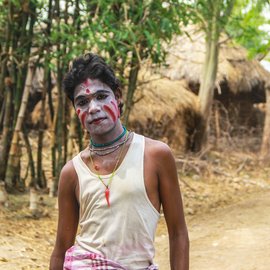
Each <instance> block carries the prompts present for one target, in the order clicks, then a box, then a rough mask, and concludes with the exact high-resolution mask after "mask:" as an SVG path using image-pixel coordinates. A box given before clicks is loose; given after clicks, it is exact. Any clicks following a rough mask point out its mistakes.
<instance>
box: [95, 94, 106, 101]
mask: <svg viewBox="0 0 270 270" xmlns="http://www.w3.org/2000/svg"><path fill="white" fill-rule="evenodd" d="M107 96H108V95H106V94H98V95H97V100H103V99H106V98H107Z"/></svg>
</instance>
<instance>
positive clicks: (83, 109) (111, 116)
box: [74, 79, 120, 136]
mask: <svg viewBox="0 0 270 270" xmlns="http://www.w3.org/2000/svg"><path fill="white" fill-rule="evenodd" d="M74 105H75V109H76V113H77V115H78V117H79V119H80V121H81V123H82V125H83V127H84V128H86V129H87V130H88V131H89V133H90V134H91V136H92V135H94V136H95V135H102V134H105V133H108V132H109V131H110V130H112V129H113V128H114V127H115V125H116V124H117V123H120V122H119V121H118V119H119V117H120V112H119V108H118V100H117V99H116V97H115V95H114V93H113V91H112V90H111V88H110V87H109V86H108V85H106V84H104V83H102V82H101V81H99V80H91V79H87V80H86V81H85V82H83V83H81V84H79V85H78V86H77V87H76V89H75V92H74Z"/></svg>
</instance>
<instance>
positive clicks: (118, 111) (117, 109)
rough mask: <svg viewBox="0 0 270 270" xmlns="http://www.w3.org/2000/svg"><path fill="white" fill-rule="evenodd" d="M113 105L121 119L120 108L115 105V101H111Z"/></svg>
mask: <svg viewBox="0 0 270 270" xmlns="http://www.w3.org/2000/svg"><path fill="white" fill-rule="evenodd" d="M111 104H112V105H113V107H114V109H115V111H116V112H117V117H118V118H119V117H120V110H119V108H118V106H117V105H116V104H115V102H114V101H111Z"/></svg>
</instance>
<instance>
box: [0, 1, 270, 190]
mask: <svg viewBox="0 0 270 270" xmlns="http://www.w3.org/2000/svg"><path fill="white" fill-rule="evenodd" d="M258 1H259V0H258ZM218 2H220V3H223V4H224V7H226V8H227V9H228V7H229V8H230V11H231V9H232V5H233V3H235V2H237V7H238V8H239V7H241V8H243V6H245V5H246V6H250V5H249V3H248V2H249V1H233V0H231V1H218ZM251 2H252V1H251ZM259 2H265V3H266V2H267V1H266V0H260V1H259ZM0 5H1V10H0V140H1V141H0V153H1V155H0V181H4V182H5V186H6V189H7V190H8V191H10V192H12V191H14V190H16V189H24V188H25V181H24V179H23V177H21V171H22V170H21V157H22V145H23V147H24V149H26V152H27V155H28V163H29V164H28V168H27V172H28V171H29V172H30V182H29V186H30V187H34V188H36V187H38V188H46V187H47V181H46V177H45V173H44V165H43V164H44V160H43V159H44V155H43V152H44V148H43V147H44V145H46V152H49V153H50V160H51V164H50V171H51V175H52V180H53V181H52V183H53V186H52V187H51V188H50V191H51V193H52V194H56V192H57V181H58V180H57V179H58V177H59V173H60V170H61V168H62V167H63V165H64V164H65V163H66V161H67V160H69V159H70V158H71V157H72V155H73V154H74V153H73V152H74V148H75V147H79V148H80V149H82V147H83V137H84V136H85V134H84V133H83V131H82V130H81V129H80V128H79V123H78V120H77V117H76V115H75V113H74V110H71V109H70V106H72V104H70V103H69V101H67V99H66V97H65V95H64V94H63V91H62V87H61V82H62V79H63V76H64V74H65V73H66V72H67V70H68V66H69V63H70V61H71V60H72V59H74V57H76V56H78V55H81V54H83V53H85V52H89V51H92V52H96V53H99V54H101V55H102V56H103V57H104V58H106V60H107V61H108V62H109V63H110V64H111V65H112V67H113V68H114V69H115V70H116V72H117V75H118V77H119V78H120V79H121V81H122V85H123V89H124V97H125V112H124V116H123V120H124V122H125V123H126V124H127V123H128V119H129V114H130V110H131V108H132V106H133V105H134V102H135V101H134V93H135V90H136V87H137V79H138V73H139V70H140V67H141V64H142V62H144V61H148V60H150V61H151V63H153V64H161V63H162V62H163V61H164V59H165V56H166V50H165V47H166V44H167V43H168V42H170V40H171V39H172V37H173V35H175V34H181V28H182V26H183V27H184V26H185V25H187V24H189V23H192V24H194V23H196V24H198V23H201V22H203V24H202V25H206V24H204V23H205V22H206V21H208V25H210V26H211V25H213V23H212V21H213V16H212V15H211V16H210V15H209V14H208V13H207V12H211V10H214V11H215V10H216V9H215V8H213V9H211V8H208V7H211V6H212V7H215V1H212V0H198V1H178V0H169V1H161V0H128V1H123V0H92V1H79V0H65V1H64V0H0ZM227 6H228V7H227ZM204 7H207V8H204ZM222 7H223V6H222ZM202 8H203V9H202ZM201 9H202V10H203V12H204V13H200V10H201ZM243 10H245V8H243ZM230 13H231V12H230ZM220 14H226V13H224V12H223V10H220ZM228 16H229V15H228ZM209 18H210V19H209ZM211 18H212V19H211ZM221 19H222V20H221ZM221 19H220V23H222V24H223V25H222V29H224V28H225V22H227V21H228V18H225V19H224V18H221ZM179 25H180V27H179ZM258 27H259V25H258ZM220 28H221V27H220ZM231 29H238V25H237V26H235V27H234V28H231ZM203 30H204V31H205V30H206V29H204V28H203ZM232 32H233V31H232ZM219 34H220V33H217V34H216V35H217V36H218V35H219ZM242 36H243V35H242ZM217 42H218V40H217ZM216 57H218V56H216ZM215 70H216V69H215ZM215 72H216V71H215ZM38 73H41V74H42V76H39V91H36V92H34V93H33V91H32V90H33V88H34V87H33V82H34V81H35V80H36V79H37V77H38V76H37V74H38ZM212 81H213V80H212ZM213 83H214V82H213ZM208 88H209V89H211V88H213V85H209V87H208ZM55 89H56V93H55ZM206 90H207V89H206ZM38 101H39V102H40V104H41V105H40V106H41V107H40V114H39V115H38V122H37V123H38V124H37V127H36V130H37V132H36V133H35V134H36V138H35V139H36V141H37V151H36V153H34V152H33V145H32V142H31V140H30V139H29V138H30V137H29V133H30V131H31V130H30V128H29V126H28V125H27V123H26V121H25V118H26V116H28V115H29V114H30V113H31V111H32V110H33V107H34V105H36V103H37V102H38ZM46 115H49V117H50V122H51V124H50V125H49V126H46V124H45V122H46V121H45V118H46ZM269 119H270V118H269ZM268 121H269V120H268ZM46 131H49V134H50V135H49V142H48V141H46V144H45V143H44V140H45V132H46ZM268 137H269V135H267V136H266V143H267V141H268V139H267V138H268ZM46 140H48V137H46ZM48 145H49V146H48ZM48 147H49V148H50V149H47V148H48ZM77 150H79V149H77Z"/></svg>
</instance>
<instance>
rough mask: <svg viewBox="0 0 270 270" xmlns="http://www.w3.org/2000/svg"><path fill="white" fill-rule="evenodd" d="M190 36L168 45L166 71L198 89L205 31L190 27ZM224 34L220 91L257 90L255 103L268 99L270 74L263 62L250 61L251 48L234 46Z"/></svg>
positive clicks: (181, 37) (163, 71)
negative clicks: (247, 49)
mask: <svg viewBox="0 0 270 270" xmlns="http://www.w3.org/2000/svg"><path fill="white" fill-rule="evenodd" d="M189 34H190V37H187V36H186V35H185V36H176V37H175V38H174V40H173V42H172V43H171V44H170V46H169V47H168V57H167V65H168V66H167V67H166V68H163V70H162V73H163V74H164V75H165V76H166V77H168V78H169V79H171V80H182V79H184V80H186V81H187V83H188V84H189V86H190V88H191V89H192V90H193V91H194V92H197V91H198V89H199V85H200V82H201V80H202V78H201V75H202V68H203V63H204V58H205V40H204V33H202V32H196V31H194V30H190V32H189ZM225 38H226V37H222V38H221V39H222V40H223V41H222V40H221V45H220V50H219V63H218V73H217V79H216V94H221V93H222V91H225V90H224V89H227V90H228V91H229V92H230V94H233V95H235V94H243V93H250V92H254V91H255V92H256V93H253V94H255V96H256V98H255V99H256V100H255V102H263V101H264V100H265V84H267V83H269V80H270V73H269V72H267V71H266V70H265V69H264V68H263V67H262V65H261V64H260V62H259V61H257V60H249V59H248V55H247V51H246V50H245V49H244V48H242V47H240V46H236V45H233V44H232V42H231V41H230V40H227V41H226V40H225Z"/></svg>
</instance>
